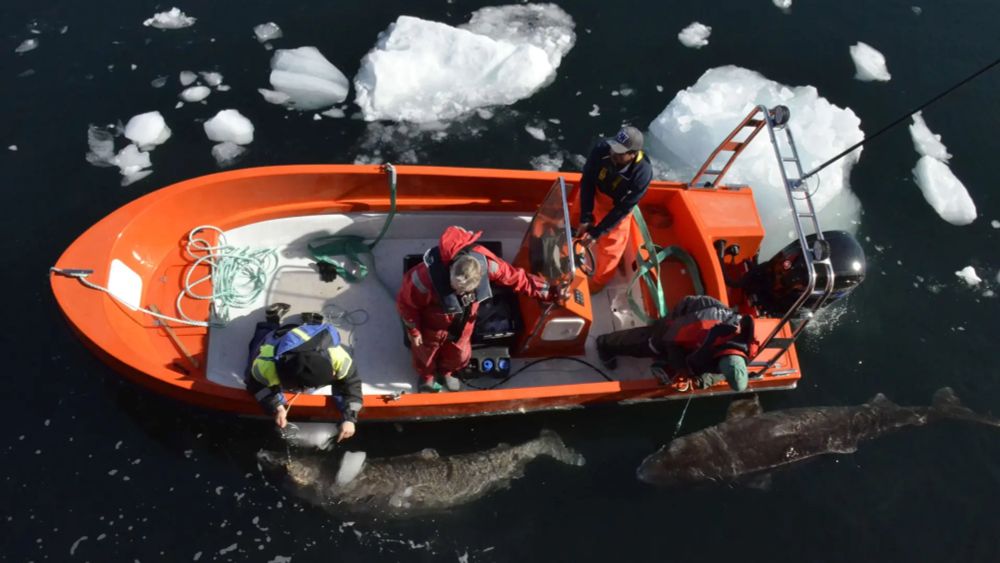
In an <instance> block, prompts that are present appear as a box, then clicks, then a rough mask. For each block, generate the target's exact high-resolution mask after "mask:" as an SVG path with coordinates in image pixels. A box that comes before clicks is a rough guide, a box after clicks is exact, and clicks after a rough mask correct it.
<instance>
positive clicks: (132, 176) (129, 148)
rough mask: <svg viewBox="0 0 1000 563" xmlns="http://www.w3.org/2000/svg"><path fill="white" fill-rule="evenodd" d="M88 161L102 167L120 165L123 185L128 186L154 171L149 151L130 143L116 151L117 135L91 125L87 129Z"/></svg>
mask: <svg viewBox="0 0 1000 563" xmlns="http://www.w3.org/2000/svg"><path fill="white" fill-rule="evenodd" d="M87 146H88V148H89V149H90V151H89V152H88V153H87V162H89V163H91V164H93V165H95V166H102V167H112V166H115V167H118V170H119V172H121V175H122V180H121V185H122V186H128V185H129V184H132V183H134V182H137V181H139V180H141V179H143V178H145V177H146V176H149V175H150V174H152V173H153V171H152V170H151V169H150V167H151V166H152V161H151V160H150V158H149V152H146V151H142V150H140V149H139V147H138V146H136V145H135V144H128V145H126V146H125V147H124V148H122V149H121V150H120V151H118V152H117V153H115V136H114V134H112V133H111V131H109V130H108V129H103V128H101V127H97V126H94V125H91V126H90V127H89V128H88V129H87Z"/></svg>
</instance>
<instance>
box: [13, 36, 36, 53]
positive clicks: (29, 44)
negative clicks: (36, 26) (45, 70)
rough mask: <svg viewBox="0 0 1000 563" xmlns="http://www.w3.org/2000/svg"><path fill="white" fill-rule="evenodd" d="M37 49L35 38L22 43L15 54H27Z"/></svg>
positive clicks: (15, 50)
mask: <svg viewBox="0 0 1000 563" xmlns="http://www.w3.org/2000/svg"><path fill="white" fill-rule="evenodd" d="M37 48H38V40H37V39H34V38H32V39H25V40H24V41H22V42H21V44H20V45H18V46H17V48H16V49H14V52H15V53H17V54H19V55H20V54H21V53H27V52H28V51H33V50H35V49H37Z"/></svg>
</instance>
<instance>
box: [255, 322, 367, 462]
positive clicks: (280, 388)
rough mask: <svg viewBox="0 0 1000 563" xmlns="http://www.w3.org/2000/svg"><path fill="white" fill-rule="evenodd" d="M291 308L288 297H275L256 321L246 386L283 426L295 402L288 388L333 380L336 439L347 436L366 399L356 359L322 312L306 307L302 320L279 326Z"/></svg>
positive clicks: (352, 432) (350, 432)
mask: <svg viewBox="0 0 1000 563" xmlns="http://www.w3.org/2000/svg"><path fill="white" fill-rule="evenodd" d="M288 309H289V305H288V304H287V303H274V304H272V305H270V306H269V307H268V308H267V309H266V311H265V315H266V316H265V320H264V322H260V323H257V328H256V330H255V332H254V336H253V339H252V340H251V341H250V362H249V365H248V366H247V371H246V374H245V375H244V379H245V381H246V386H247V391H249V392H250V393H251V394H253V396H254V398H255V399H257V402H258V403H260V406H261V408H263V409H264V411H265V412H267V413H268V414H270V415H271V416H273V417H274V422H275V424H277V425H278V427H279V428H284V427H285V425H287V424H288V409H289V408H291V405H290V404H289V403H288V401H287V400H286V399H285V390H293V391H294V390H302V389H310V388H319V387H325V386H327V385H330V386H332V388H333V392H334V399H335V401H336V403H337V406H338V407H339V408H340V412H341V414H342V416H343V422H341V424H340V433H339V434H338V435H337V441H338V442H340V441H342V440H346V439H347V438H350V437H351V436H353V435H354V432H355V426H356V424H357V422H358V413H360V412H361V406H362V401H363V399H362V391H361V378H360V377H359V376H358V372H357V368H356V366H355V364H354V361H353V359H352V358H351V355H350V354H349V353H348V352H347V350H345V349H344V346H343V345H341V342H340V334H339V333H338V332H337V329H336V328H334V327H333V326H332V325H330V324H328V323H325V322H323V316H322V315H320V314H319V313H302V315H301V317H302V324H300V325H294V324H286V325H284V326H281V317H282V315H284V314H285V313H286V312H288Z"/></svg>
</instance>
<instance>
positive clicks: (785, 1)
mask: <svg viewBox="0 0 1000 563" xmlns="http://www.w3.org/2000/svg"><path fill="white" fill-rule="evenodd" d="M773 2H774V5H775V6H777V7H779V8H781V10H782V11H784V12H788V11H789V10H791V9H792V0H773Z"/></svg>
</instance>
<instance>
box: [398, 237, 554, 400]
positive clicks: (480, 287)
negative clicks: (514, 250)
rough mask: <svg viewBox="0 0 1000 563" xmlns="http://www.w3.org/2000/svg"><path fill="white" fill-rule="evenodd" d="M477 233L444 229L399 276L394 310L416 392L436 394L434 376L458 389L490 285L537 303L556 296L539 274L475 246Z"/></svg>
mask: <svg viewBox="0 0 1000 563" xmlns="http://www.w3.org/2000/svg"><path fill="white" fill-rule="evenodd" d="M482 234H483V233H482V231H480V232H476V233H473V232H471V231H467V230H465V229H463V228H462V227H454V226H452V227H448V228H447V229H445V231H444V233H443V234H442V235H441V239H440V241H439V244H438V246H435V247H434V248H431V249H430V250H428V251H427V252H426V253H424V259H423V261H422V262H421V263H419V264H417V265H416V266H414V267H412V268H410V269H409V271H407V272H406V273H404V274H403V285H402V287H401V288H400V289H399V296H398V297H397V299H396V306H397V308H398V310H399V316H400V318H402V320H403V325H404V326H405V328H406V336H407V337H408V338H409V340H410V353H411V354H412V356H413V367H414V369H416V371H417V375H418V376H419V378H420V381H419V388H420V391H423V392H438V391H441V390H442V386H441V384H440V383H438V382H437V380H436V377H437V376H440V377H441V379H442V380H443V381H444V384H445V386H446V387H447V388H448V390H449V391H458V390H459V389H460V387H461V384H460V382H459V380H458V378H456V377H455V376H454V373H455V372H456V371H458V370H460V369H462V368H464V367H465V366H466V365H467V364H468V363H469V359H470V358H471V356H472V331H473V328H474V326H475V321H476V313H477V311H478V310H479V304H480V303H481V302H483V301H484V300H486V299H489V298H490V297H491V296H492V291H491V290H490V282H493V283H496V284H499V285H502V286H506V287H510V288H511V289H513V290H514V291H515V292H517V293H520V294H523V295H528V296H530V297H533V298H535V299H540V300H542V301H554V300H556V299H557V298H558V297H559V291H558V288H550V287H549V285H548V283H547V282H546V281H545V280H544V279H543V278H542V277H541V276H536V275H533V274H529V273H527V272H525V271H524V270H522V269H521V268H515V267H514V266H511V265H510V264H508V263H507V262H504V261H503V260H502V259H501V258H499V257H497V255H495V254H493V253H492V252H490V251H489V250H488V249H487V248H486V247H484V246H482V245H479V244H476V241H477V240H479V237H481V236H482Z"/></svg>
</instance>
